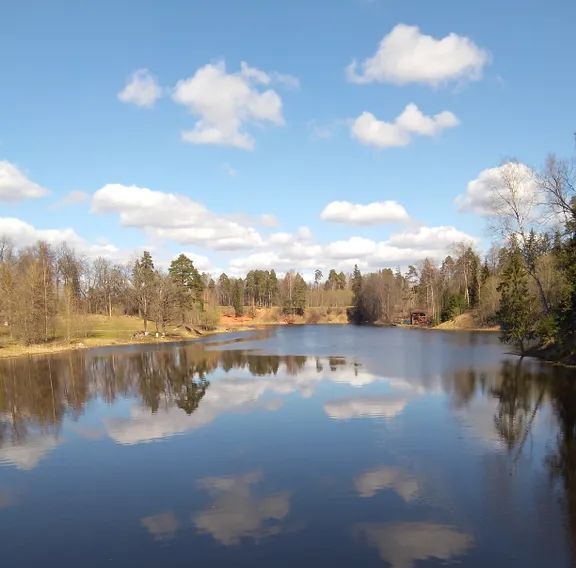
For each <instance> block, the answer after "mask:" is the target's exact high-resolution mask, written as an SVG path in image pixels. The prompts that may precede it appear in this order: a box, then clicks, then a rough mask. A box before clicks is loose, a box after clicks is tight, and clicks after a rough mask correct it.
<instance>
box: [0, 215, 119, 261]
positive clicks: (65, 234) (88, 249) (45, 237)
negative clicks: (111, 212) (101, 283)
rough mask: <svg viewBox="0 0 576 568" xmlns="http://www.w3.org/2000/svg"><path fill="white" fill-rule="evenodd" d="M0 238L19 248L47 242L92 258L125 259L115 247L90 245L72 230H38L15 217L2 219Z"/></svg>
mask: <svg viewBox="0 0 576 568" xmlns="http://www.w3.org/2000/svg"><path fill="white" fill-rule="evenodd" d="M0 238H6V239H8V240H9V241H10V242H12V243H14V244H16V245H17V246H19V247H23V246H31V245H34V244H35V243H37V242H38V241H45V242H47V243H49V244H51V245H55V246H57V245H60V244H63V243H66V244H67V245H69V246H70V247H72V248H74V249H76V250H77V251H78V252H79V253H81V254H85V255H86V256H88V257H90V258H95V257H97V256H103V257H105V258H110V259H115V260H121V259H122V260H123V259H124V258H125V255H124V254H123V253H122V251H121V250H120V249H119V248H118V247H116V246H115V245H113V244H110V243H106V242H98V243H88V242H87V241H86V240H85V239H84V238H82V237H81V236H80V235H79V234H78V233H77V232H76V231H75V230H74V229H72V228H64V229H38V228H36V227H34V225H31V224H30V223H27V222H26V221H22V220H21V219H17V218H15V217H0Z"/></svg>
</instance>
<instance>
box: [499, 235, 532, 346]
mask: <svg viewBox="0 0 576 568" xmlns="http://www.w3.org/2000/svg"><path fill="white" fill-rule="evenodd" d="M527 280H528V279H527V273H526V270H525V268H524V264H523V262H522V254H521V252H520V250H519V249H518V247H517V246H515V245H513V248H512V250H511V251H510V252H509V255H508V261H507V265H506V267H505V269H504V271H503V272H502V277H501V281H500V285H499V286H498V291H499V292H500V295H501V299H500V309H499V310H498V313H497V318H498V320H499V322H500V326H501V328H502V335H501V340H502V341H503V342H505V343H511V344H513V345H515V346H516V347H517V348H518V349H519V350H520V353H521V354H524V353H525V352H526V343H527V342H528V341H530V340H532V339H534V337H535V318H534V314H533V308H532V304H533V302H534V301H535V299H534V298H532V297H531V295H530V293H529V290H528V281H527Z"/></svg>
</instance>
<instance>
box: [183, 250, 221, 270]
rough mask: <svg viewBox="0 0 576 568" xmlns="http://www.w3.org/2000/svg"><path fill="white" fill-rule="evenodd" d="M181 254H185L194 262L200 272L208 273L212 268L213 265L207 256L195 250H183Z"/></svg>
mask: <svg viewBox="0 0 576 568" xmlns="http://www.w3.org/2000/svg"><path fill="white" fill-rule="evenodd" d="M183 254H185V255H186V256H187V257H188V258H189V259H190V260H191V261H192V262H193V263H194V266H195V267H196V269H197V270H199V271H200V272H208V273H210V272H212V271H213V270H214V267H213V266H212V263H211V262H210V259H209V258H208V257H207V256H204V255H203V254H196V253H195V252H184V253H183Z"/></svg>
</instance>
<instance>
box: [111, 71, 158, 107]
mask: <svg viewBox="0 0 576 568" xmlns="http://www.w3.org/2000/svg"><path fill="white" fill-rule="evenodd" d="M161 96H162V87H160V85H158V82H157V81H156V78H155V77H154V76H153V75H152V74H151V73H150V71H148V69H138V70H137V71H134V73H132V75H130V77H129V78H128V81H127V82H126V86H125V87H124V88H123V89H122V90H121V91H120V92H119V93H118V99H119V100H121V101H122V102H123V103H129V104H133V105H136V106H139V107H142V108H152V107H153V106H154V105H155V104H156V101H157V100H158V99H159V98H160V97H161Z"/></svg>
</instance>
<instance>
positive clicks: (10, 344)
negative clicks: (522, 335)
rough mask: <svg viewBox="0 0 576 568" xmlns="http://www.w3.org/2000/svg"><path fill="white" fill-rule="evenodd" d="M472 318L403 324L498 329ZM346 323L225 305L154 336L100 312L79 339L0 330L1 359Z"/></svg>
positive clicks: (323, 312) (322, 313)
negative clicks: (209, 324) (204, 326)
mask: <svg viewBox="0 0 576 568" xmlns="http://www.w3.org/2000/svg"><path fill="white" fill-rule="evenodd" d="M471 322H473V319H471V318H470V317H469V314H462V316H458V317H457V318H455V320H452V321H450V322H445V323H443V324H440V325H439V326H436V327H432V328H421V327H417V326H402V327H407V328H413V329H427V330H430V331H434V330H450V331H498V328H486V327H478V326H474V325H472V323H471ZM347 323H348V319H347V316H346V309H345V308H341V307H335V308H307V309H306V311H305V313H304V315H302V316H299V315H289V316H286V315H283V314H282V313H281V311H280V310H279V309H278V308H256V309H251V308H246V313H245V314H244V315H243V316H240V317H235V316H234V315H233V313H232V311H230V310H226V309H224V310H223V311H222V314H221V316H220V323H219V325H218V326H217V327H216V328H215V329H213V330H208V331H203V330H199V329H196V328H191V327H183V326H170V327H169V328H167V330H166V335H165V336H162V335H160V336H158V337H157V336H156V332H155V328H154V325H153V324H152V323H149V330H150V331H149V334H148V335H146V336H145V335H143V334H142V320H141V319H140V318H136V317H133V316H113V317H112V318H109V317H108V316H103V315H90V316H86V317H85V318H84V320H83V321H82V322H81V324H82V327H83V332H82V333H79V334H77V335H78V337H79V338H78V339H74V340H72V341H66V340H65V339H64V338H63V335H64V334H63V331H62V329H61V328H62V325H60V326H59V328H60V329H59V333H60V334H61V335H60V337H59V338H56V339H55V340H53V341H50V342H48V343H40V344H35V345H22V344H19V343H16V342H14V341H11V340H10V338H9V336H8V335H7V332H6V331H5V330H4V333H1V332H2V330H0V359H7V358H14V357H26V356H37V355H50V354H55V353H62V352H65V351H73V350H79V349H92V348H96V347H108V346H114V345H146V344H154V345H156V344H159V343H166V344H170V343H177V342H183V341H195V340H197V339H199V338H201V337H206V336H211V335H219V334H222V333H229V332H234V331H250V330H255V329H261V328H263V327H268V326H282V325H315V324H323V325H326V324H330V325H345V324H347Z"/></svg>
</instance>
